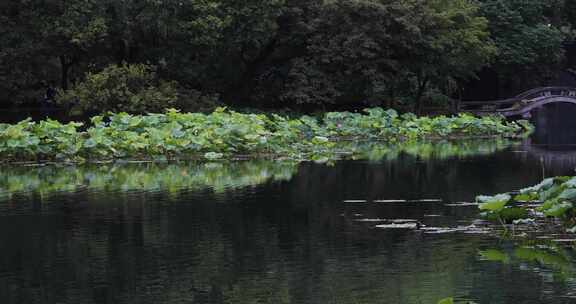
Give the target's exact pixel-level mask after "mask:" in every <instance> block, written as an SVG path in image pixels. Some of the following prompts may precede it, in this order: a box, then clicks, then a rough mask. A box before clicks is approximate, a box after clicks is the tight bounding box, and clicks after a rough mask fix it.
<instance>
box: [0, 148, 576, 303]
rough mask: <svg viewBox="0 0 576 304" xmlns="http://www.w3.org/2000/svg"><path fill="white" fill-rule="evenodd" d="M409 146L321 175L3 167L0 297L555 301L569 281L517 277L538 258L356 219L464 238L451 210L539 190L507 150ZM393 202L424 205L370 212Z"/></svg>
mask: <svg viewBox="0 0 576 304" xmlns="http://www.w3.org/2000/svg"><path fill="white" fill-rule="evenodd" d="M407 147H408V146H407V145H405V146H404V147H400V146H399V147H382V146H377V145H376V146H374V145H372V146H364V147H362V148H359V149H365V150H364V151H365V153H366V154H365V155H366V158H367V159H366V160H356V161H352V160H350V161H341V162H335V163H320V164H319V163H315V162H304V163H300V164H295V163H290V162H273V161H250V162H238V163H226V164H225V163H208V164H203V163H166V164H117V165H105V166H103V165H90V166H78V167H57V166H48V167H2V168H1V169H0V171H1V172H0V189H2V193H3V194H4V199H3V201H2V202H1V203H0V251H1V252H2V254H1V255H0V299H2V303H8V304H27V303H66V304H68V303H70V304H72V303H74V304H77V303H99V304H100V303H103V304H147V303H150V304H152V303H154V304H158V303H160V304H173V303H207V304H211V303H214V304H222V303H234V304H237V303H238V304H244V303H246V304H248V303H294V304H296V303H298V304H300V303H304V304H307V303H314V304H316V303H322V304H324V303H343V304H346V303H354V304H356V303H366V304H372V303H402V304H404V303H409V304H410V303H436V302H437V301H438V300H439V299H442V298H445V297H448V296H455V297H456V298H457V299H463V300H464V299H465V300H473V301H476V302H478V303H493V304H504V303H538V302H539V301H540V300H541V299H545V302H546V303H553V304H555V303H558V304H560V303H567V301H566V298H565V296H570V295H571V293H570V288H569V287H570V284H572V283H571V282H572V281H571V277H570V276H571V272H569V271H568V270H566V271H565V270H561V271H560V272H561V273H566V280H564V281H562V280H551V279H550V277H548V276H546V275H543V274H546V273H550V274H552V273H553V272H554V271H557V270H556V267H557V266H554V265H550V266H547V267H549V268H548V269H551V270H550V272H547V271H545V270H543V271H540V272H537V271H523V270H522V267H524V266H522V265H523V264H522V263H528V264H530V263H531V264H530V265H532V266H530V267H536V266H534V265H537V264H536V263H537V262H535V261H540V260H543V261H549V260H553V259H548V258H545V256H544V255H542V254H539V253H538V254H534V255H529V254H524V255H522V254H520V256H533V257H534V258H533V259H532V262H529V261H527V262H518V263H516V262H511V263H509V264H502V263H500V262H493V261H489V260H486V258H484V259H482V258H481V259H479V252H484V251H486V250H494V249H496V250H500V251H502V252H503V253H502V254H500V255H513V257H512V258H508V260H512V261H514V259H516V255H515V250H513V249H512V250H510V249H508V247H506V246H504V247H502V246H501V245H500V244H501V243H499V242H498V241H497V240H494V239H491V238H487V237H485V236H484V237H482V236H473V235H464V234H442V235H430V234H425V233H419V232H418V231H396V230H395V231H391V230H386V229H376V228H375V227H374V226H375V225H376V224H375V223H370V222H365V221H358V219H376V218H380V219H412V220H416V221H420V222H422V223H423V224H425V225H428V226H439V227H457V226H460V225H466V224H467V223H469V222H470V221H472V220H473V219H475V218H476V217H477V208H476V207H475V206H457V205H451V204H450V203H456V202H463V201H470V200H472V199H473V197H474V196H475V195H477V194H480V193H483V194H493V193H499V192H507V191H510V190H512V189H519V188H523V187H525V186H527V185H532V184H536V183H537V182H539V181H540V180H541V177H542V168H541V165H540V163H538V162H535V161H534V158H533V157H532V156H531V155H532V154H530V153H527V152H525V153H517V151H518V150H521V149H522V147H521V146H513V147H509V146H508V144H507V143H506V142H500V143H499V144H498V143H497V144H494V145H490V144H488V143H486V142H476V143H472V142H466V143H460V144H454V143H452V144H451V143H443V144H441V145H436V146H435V145H432V144H421V145H413V146H411V147H410V148H407ZM382 151H384V152H382ZM390 151H392V152H390ZM446 151H456V152H453V153H451V154H448V153H446ZM370 155H371V156H370ZM557 170H559V173H563V174H566V171H568V169H567V168H564V169H562V168H557ZM562 170H564V171H563V172H560V171H562ZM402 199H405V200H411V199H434V201H430V202H426V203H410V204H408V203H406V204H404V203H394V204H388V203H376V202H374V201H376V200H382V201H385V200H402ZM347 200H365V201H369V202H370V203H364V204H348V203H345V201H347ZM534 249H541V248H534ZM548 251H549V250H548V249H546V252H548ZM504 260H506V259H504ZM568 261H569V264H570V265H572V260H571V259H568ZM538 263H539V262H538ZM528 264H526V265H528ZM560 265H564V264H561V263H560ZM511 266H514V267H511ZM521 266H522V267H521ZM558 267H559V266H558ZM570 267H572V266H569V268H566V269H570V271H571V268H570ZM552 276H553V274H552ZM552 292H553V293H552ZM568 302H569V301H568Z"/></svg>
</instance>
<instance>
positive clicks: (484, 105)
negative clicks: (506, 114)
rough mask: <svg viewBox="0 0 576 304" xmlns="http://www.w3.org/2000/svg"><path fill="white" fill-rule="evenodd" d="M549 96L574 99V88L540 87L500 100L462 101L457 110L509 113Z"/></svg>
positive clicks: (575, 94)
mask: <svg viewBox="0 0 576 304" xmlns="http://www.w3.org/2000/svg"><path fill="white" fill-rule="evenodd" d="M549 96H568V97H573V98H576V88H573V87H541V88H535V89H532V90H529V91H526V92H523V93H521V94H518V95H517V96H515V97H512V98H507V99H502V100H489V101H463V102H461V103H460V105H459V108H458V110H459V111H464V112H479V113H483V112H494V113H497V112H502V111H510V110H513V109H514V108H518V107H521V106H522V105H523V104H529V103H530V102H531V101H532V100H535V99H539V98H542V97H549Z"/></svg>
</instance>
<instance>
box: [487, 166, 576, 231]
mask: <svg viewBox="0 0 576 304" xmlns="http://www.w3.org/2000/svg"><path fill="white" fill-rule="evenodd" d="M476 200H477V201H478V202H480V209H481V210H484V211H486V212H485V215H486V216H487V217H488V218H493V219H501V220H502V219H505V220H514V219H518V218H524V217H527V216H528V212H527V210H526V209H525V208H524V209H523V208H519V207H517V206H515V205H518V204H522V203H525V202H538V203H540V206H539V207H538V208H537V211H538V212H541V213H542V214H543V215H544V216H546V217H554V218H559V219H562V220H563V221H565V222H566V223H567V224H568V225H570V226H575V225H576V213H575V211H574V203H576V177H570V176H560V177H555V178H547V179H545V180H544V181H542V182H541V183H540V184H538V185H535V186H532V187H529V188H525V189H522V190H520V193H519V194H517V195H515V196H514V197H512V196H511V195H509V194H498V195H496V196H478V197H477V198H476ZM532 216H533V214H532Z"/></svg>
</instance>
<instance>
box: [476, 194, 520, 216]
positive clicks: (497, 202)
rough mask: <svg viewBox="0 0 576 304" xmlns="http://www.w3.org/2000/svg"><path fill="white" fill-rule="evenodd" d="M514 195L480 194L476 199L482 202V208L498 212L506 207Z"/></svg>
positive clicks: (480, 206)
mask: <svg viewBox="0 0 576 304" xmlns="http://www.w3.org/2000/svg"><path fill="white" fill-rule="evenodd" d="M511 198H512V197H511V196H510V195H509V194H498V195H495V196H478V197H477V198H476V200H477V201H478V202H479V203H480V205H479V206H478V207H479V208H480V210H488V211H494V212H498V211H501V210H502V209H504V207H505V206H506V204H507V203H508V202H509V201H510V199H511Z"/></svg>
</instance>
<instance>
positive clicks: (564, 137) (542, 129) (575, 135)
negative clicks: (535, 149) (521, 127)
mask: <svg viewBox="0 0 576 304" xmlns="http://www.w3.org/2000/svg"><path fill="white" fill-rule="evenodd" d="M531 114H532V118H531V121H532V123H533V124H534V125H535V126H536V131H535V133H534V135H533V137H532V139H533V143H535V144H540V145H554V146H557V145H574V144H576V104H575V103H569V102H554V103H548V104H545V105H542V106H540V107H538V108H535V109H533V110H532V111H531ZM572 148H574V147H572Z"/></svg>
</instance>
